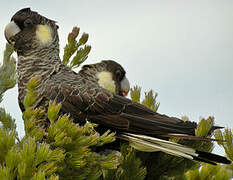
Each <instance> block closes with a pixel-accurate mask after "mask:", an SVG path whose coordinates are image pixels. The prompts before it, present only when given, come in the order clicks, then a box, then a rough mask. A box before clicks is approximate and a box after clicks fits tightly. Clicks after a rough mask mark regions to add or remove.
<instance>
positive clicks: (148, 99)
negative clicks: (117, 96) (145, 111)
mask: <svg viewBox="0 0 233 180" xmlns="http://www.w3.org/2000/svg"><path fill="white" fill-rule="evenodd" d="M157 96H158V94H157V93H153V90H150V91H148V92H145V97H144V99H143V101H142V102H141V104H143V105H145V106H146V107H148V108H150V109H151V110H153V111H155V112H156V111H157V110H158V108H159V102H156V98H157ZM130 97H131V99H132V101H134V102H137V103H140V98H141V87H139V86H134V87H133V88H131V91H130Z"/></svg>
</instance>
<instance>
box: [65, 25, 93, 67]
mask: <svg viewBox="0 0 233 180" xmlns="http://www.w3.org/2000/svg"><path fill="white" fill-rule="evenodd" d="M79 31H80V29H79V28H78V27H74V28H73V30H72V32H71V33H69V35H68V44H67V45H66V46H65V48H64V55H63V61H62V62H63V64H65V65H67V66H68V67H70V68H71V69H72V68H77V67H79V66H80V65H81V64H82V63H83V62H84V61H85V60H86V59H87V58H88V54H89V53H90V51H91V46H89V45H85V44H86V42H87V41H88V38H89V35H88V34H87V33H83V34H82V36H81V38H80V39H79V40H78V41H77V40H76V38H77V37H78V35H79ZM75 53H76V54H75ZM74 54H75V55H74ZM73 55H74V57H73V58H72V60H71V56H73Z"/></svg>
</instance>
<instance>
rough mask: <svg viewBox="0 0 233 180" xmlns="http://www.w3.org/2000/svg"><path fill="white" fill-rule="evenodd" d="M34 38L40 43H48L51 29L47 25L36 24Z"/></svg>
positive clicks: (50, 38)
mask: <svg viewBox="0 0 233 180" xmlns="http://www.w3.org/2000/svg"><path fill="white" fill-rule="evenodd" d="M36 38H37V39H38V40H39V41H40V42H41V44H44V45H46V44H49V43H50V42H51V41H52V30H51V27H50V26H48V25H37V28H36Z"/></svg>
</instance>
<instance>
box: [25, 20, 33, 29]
mask: <svg viewBox="0 0 233 180" xmlns="http://www.w3.org/2000/svg"><path fill="white" fill-rule="evenodd" d="M23 24H24V27H29V26H31V25H32V20H31V19H26V20H25V21H24V23H23Z"/></svg>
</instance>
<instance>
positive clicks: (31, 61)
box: [17, 51, 61, 83]
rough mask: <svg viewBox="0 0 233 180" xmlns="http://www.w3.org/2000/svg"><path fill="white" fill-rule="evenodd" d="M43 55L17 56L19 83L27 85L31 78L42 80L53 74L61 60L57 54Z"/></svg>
mask: <svg viewBox="0 0 233 180" xmlns="http://www.w3.org/2000/svg"><path fill="white" fill-rule="evenodd" d="M45 54H46V53H43V54H41V53H40V54H33V55H29V56H18V63H17V73H18V77H19V82H20V81H24V82H25V83H27V82H28V81H29V80H30V79H31V78H32V77H34V76H37V75H38V76H40V77H41V78H42V79H45V78H48V76H49V74H51V73H53V72H54V71H55V69H56V67H57V66H58V65H60V64H61V60H60V57H59V54H58V52H57V53H55V52H54V51H53V53H49V52H48V53H47V55H45Z"/></svg>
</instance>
